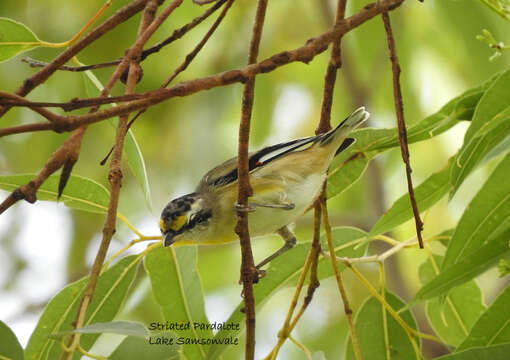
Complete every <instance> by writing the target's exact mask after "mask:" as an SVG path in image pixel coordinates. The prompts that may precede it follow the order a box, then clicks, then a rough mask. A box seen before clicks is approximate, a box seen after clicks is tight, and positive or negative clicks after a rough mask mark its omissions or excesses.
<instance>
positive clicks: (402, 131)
mask: <svg viewBox="0 0 510 360" xmlns="http://www.w3.org/2000/svg"><path fill="white" fill-rule="evenodd" d="M382 19H383V22H384V29H385V30H386V37H387V41H388V49H389V52H390V60H391V69H392V72H393V98H394V99H395V112H396V114H397V125H398V139H399V142H400V152H401V153H402V160H403V161H404V163H405V166H406V178H407V190H408V191H409V199H410V201H411V206H412V208H413V214H414V222H415V225H416V236H417V237H418V243H419V244H420V248H422V249H423V239H422V236H421V232H422V230H423V222H422V221H421V219H420V212H419V211H418V205H417V204H416V198H415V197H414V188H413V181H412V178H411V172H412V169H411V164H410V163H409V147H408V144H407V130H406V123H405V120H404V106H403V103H402V91H401V90H400V65H399V63H398V57H397V51H396V49H395V39H394V38H393V32H392V30H391V24H390V16H389V15H388V13H387V12H383V14H382Z"/></svg>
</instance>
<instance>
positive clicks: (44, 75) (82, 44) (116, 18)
mask: <svg viewBox="0 0 510 360" xmlns="http://www.w3.org/2000/svg"><path fill="white" fill-rule="evenodd" d="M147 1H148V0H135V1H133V2H132V3H130V4H128V5H126V6H124V7H123V8H121V9H119V10H117V12H116V13H115V14H113V15H112V16H110V17H109V18H108V19H107V20H106V21H105V22H103V23H102V24H101V25H99V26H98V27H96V28H95V29H94V30H92V31H91V32H90V33H88V34H87V35H85V36H84V37H83V38H82V39H81V40H79V41H78V42H76V43H75V44H74V45H73V46H71V47H69V48H67V49H66V50H65V51H64V52H63V53H61V54H60V55H59V56H58V57H57V58H55V59H54V60H53V61H52V62H51V63H49V64H48V65H47V66H45V67H44V68H43V69H41V71H39V72H38V73H36V74H35V75H33V76H31V77H29V78H28V79H26V80H25V81H24V82H23V85H21V86H20V87H19V88H18V90H16V92H15V93H16V95H19V96H26V95H27V94H28V93H29V92H30V91H32V90H33V89H34V88H35V87H37V86H39V85H40V84H42V83H43V82H44V81H46V80H47V79H48V78H49V77H50V76H51V75H52V74H53V73H54V72H55V71H56V70H58V68H59V67H60V66H61V65H64V64H65V63H66V62H67V61H69V60H70V59H71V58H72V57H73V56H75V55H76V54H77V53H79V52H80V51H82V50H83V49H85V48H86V47H87V46H88V45H90V44H91V43H92V42H94V41H96V40H97V39H98V38H100V37H101V36H103V35H104V34H106V33H107V32H108V31H110V30H111V29H113V28H114V27H116V26H117V25H119V24H120V23H122V22H124V21H126V20H128V19H129V18H131V17H132V16H133V15H135V14H136V13H138V12H139V11H141V10H142V9H143V8H144V7H145V3H146V2H147ZM9 109H10V107H9V106H3V107H0V117H1V116H2V115H3V114H5V113H6V112H7V111H8V110H9Z"/></svg>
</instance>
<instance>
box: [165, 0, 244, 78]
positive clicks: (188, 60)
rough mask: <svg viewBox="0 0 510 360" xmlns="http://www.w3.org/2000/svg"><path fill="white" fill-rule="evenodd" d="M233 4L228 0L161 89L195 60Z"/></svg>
mask: <svg viewBox="0 0 510 360" xmlns="http://www.w3.org/2000/svg"><path fill="white" fill-rule="evenodd" d="M233 2H234V0H229V1H228V2H227V4H226V5H225V7H224V8H223V10H222V11H221V13H220V15H219V16H218V18H217V19H216V21H215V22H214V23H213V24H212V26H211V28H210V29H209V31H207V33H206V34H205V35H204V37H203V38H202V40H200V42H199V43H198V44H197V46H195V48H194V49H193V50H192V51H191V52H190V53H189V54H188V55H186V58H185V59H184V62H183V63H182V64H181V65H180V66H179V67H178V68H177V69H175V71H174V73H173V74H172V75H171V76H170V77H169V78H168V79H167V80H166V81H165V82H164V83H163V85H161V87H162V88H166V87H167V86H168V84H170V83H171V82H172V80H173V79H175V77H176V76H177V75H179V73H181V72H183V71H184V70H186V68H187V67H188V65H189V64H190V63H191V62H192V61H193V59H194V58H195V56H197V54H198V53H199V52H200V50H202V48H203V47H204V45H205V43H206V42H207V41H208V40H209V38H210V37H211V36H212V34H213V33H214V31H216V29H217V28H218V26H219V25H220V23H221V21H222V20H223V18H224V17H225V15H227V11H228V9H230V7H231V6H232V4H233Z"/></svg>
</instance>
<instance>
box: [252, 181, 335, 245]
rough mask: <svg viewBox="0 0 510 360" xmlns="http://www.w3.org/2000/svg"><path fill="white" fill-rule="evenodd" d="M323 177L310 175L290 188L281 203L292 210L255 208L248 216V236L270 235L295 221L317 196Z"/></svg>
mask: <svg viewBox="0 0 510 360" xmlns="http://www.w3.org/2000/svg"><path fill="white" fill-rule="evenodd" d="M325 177H326V176H325V175H324V174H317V175H311V176H308V177H307V178H306V179H305V180H304V181H301V182H299V183H295V184H293V185H292V186H290V187H289V189H291V190H289V191H288V192H287V197H286V199H282V201H284V202H285V203H292V204H294V208H293V209H292V210H283V209H273V208H265V207H257V208H256V210H255V211H254V212H252V213H250V214H249V216H248V224H249V229H250V235H251V236H253V237H256V236H263V235H267V234H272V233H275V232H276V231H277V230H279V229H281V228H282V227H284V226H285V225H288V224H290V223H292V222H294V221H296V220H297V219H298V218H299V217H300V216H301V215H303V214H304V212H305V211H306V210H307V209H308V208H309V207H310V205H312V203H313V202H314V201H315V199H317V197H318V196H319V193H320V191H321V188H322V184H323V182H324V180H325Z"/></svg>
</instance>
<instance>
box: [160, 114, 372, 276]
mask: <svg viewBox="0 0 510 360" xmlns="http://www.w3.org/2000/svg"><path fill="white" fill-rule="evenodd" d="M369 116H370V114H369V113H368V112H367V111H366V110H365V108H364V107H360V108H358V109H356V110H355V111H354V112H353V113H352V114H350V115H349V116H348V117H347V118H346V119H345V120H343V121H342V122H341V123H340V124H339V125H338V126H337V127H335V128H334V129H332V130H330V131H328V132H325V133H322V134H318V135H315V136H310V137H305V138H300V139H295V140H291V141H287V142H283V143H280V144H276V145H272V146H268V147H265V148H263V149H261V150H258V151H254V152H251V153H250V154H249V155H248V165H249V179H250V184H251V187H252V189H253V196H251V197H250V198H249V199H248V206H245V207H243V206H240V205H239V204H238V203H237V194H238V170H237V165H238V162H237V157H235V158H232V159H230V160H228V161H225V162H224V163H222V164H220V165H218V166H216V167H215V168H213V169H212V170H210V171H209V172H207V173H206V174H205V175H204V176H203V178H202V179H201V180H200V183H199V184H198V186H197V187H196V189H195V191H194V192H192V193H189V194H186V195H183V196H180V197H178V198H176V199H173V200H171V201H170V202H169V203H168V204H167V205H166V206H165V207H164V209H163V211H162V212H161V217H160V222H159V225H160V230H161V233H162V235H163V238H164V239H163V245H164V246H165V247H167V246H170V245H172V244H174V246H181V245H215V244H223V243H228V242H235V241H239V238H238V236H237V235H236V234H235V232H234V227H235V225H236V221H237V217H236V213H237V211H247V212H248V228H249V233H250V236H251V237H252V238H256V237H261V236H265V235H269V234H275V233H276V234H278V235H280V236H281V238H282V239H283V240H284V245H283V246H282V247H281V248H280V249H278V250H277V251H276V252H275V253H273V254H271V255H270V256H268V257H267V258H265V259H264V260H262V261H261V262H260V263H259V264H258V265H257V266H256V268H257V269H258V270H259V269H260V268H261V267H263V266H264V265H266V264H267V263H269V262H270V261H272V260H273V259H274V258H276V257H277V256H279V255H280V254H282V253H283V252H285V251H287V250H289V249H291V248H292V247H293V246H294V245H295V244H296V242H297V240H296V236H295V235H294V234H293V232H292V231H291V229H290V227H289V225H290V224H292V223H293V222H295V221H296V220H297V219H298V218H299V217H300V216H301V215H303V214H304V213H305V212H306V211H307V210H308V209H310V208H311V207H312V206H313V204H314V202H315V200H316V199H317V198H318V196H319V195H320V193H321V191H322V187H323V184H324V182H325V181H326V179H327V174H328V169H329V166H330V164H331V162H332V161H333V159H334V157H335V156H336V155H338V154H339V153H340V152H342V151H343V150H345V149H346V148H348V147H349V146H350V145H352V144H353V143H354V142H355V139H354V138H352V137H347V135H348V134H349V133H350V132H351V131H352V130H354V129H355V128H357V127H358V126H359V125H360V124H361V123H363V122H364V121H365V120H367V119H368V117H369Z"/></svg>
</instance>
